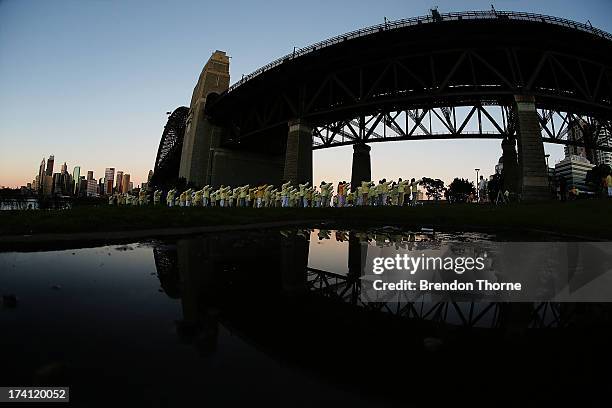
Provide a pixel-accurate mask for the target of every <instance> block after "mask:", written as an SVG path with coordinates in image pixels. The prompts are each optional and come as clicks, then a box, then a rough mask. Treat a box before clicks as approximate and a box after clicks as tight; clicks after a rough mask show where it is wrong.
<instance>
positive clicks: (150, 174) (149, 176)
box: [147, 170, 153, 186]
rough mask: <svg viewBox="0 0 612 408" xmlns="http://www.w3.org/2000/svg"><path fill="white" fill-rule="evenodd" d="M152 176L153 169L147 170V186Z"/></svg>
mask: <svg viewBox="0 0 612 408" xmlns="http://www.w3.org/2000/svg"><path fill="white" fill-rule="evenodd" d="M152 178H153V170H149V175H148V176H147V186H150V185H151V179H152Z"/></svg>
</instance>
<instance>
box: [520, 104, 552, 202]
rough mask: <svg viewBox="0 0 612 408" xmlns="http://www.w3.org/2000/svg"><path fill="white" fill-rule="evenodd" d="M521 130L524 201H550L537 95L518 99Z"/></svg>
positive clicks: (521, 185) (521, 177)
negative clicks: (537, 109) (537, 108)
mask: <svg viewBox="0 0 612 408" xmlns="http://www.w3.org/2000/svg"><path fill="white" fill-rule="evenodd" d="M514 101H515V108H516V114H517V115H516V117H517V125H518V126H517V131H518V138H517V141H518V143H517V144H518V166H519V190H520V193H521V200H523V201H537V200H547V199H549V198H550V191H549V187H548V174H547V173H548V169H547V168H546V159H545V157H544V143H543V142H542V135H541V130H540V122H539V119H538V113H537V111H536V107H535V99H534V97H533V96H524V95H516V96H515V97H514Z"/></svg>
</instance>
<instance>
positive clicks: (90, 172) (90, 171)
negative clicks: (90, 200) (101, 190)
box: [87, 170, 95, 181]
mask: <svg viewBox="0 0 612 408" xmlns="http://www.w3.org/2000/svg"><path fill="white" fill-rule="evenodd" d="M87 180H88V181H89V180H94V176H93V170H87ZM94 181H95V180H94Z"/></svg>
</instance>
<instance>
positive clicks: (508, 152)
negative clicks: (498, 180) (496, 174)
mask: <svg viewBox="0 0 612 408" xmlns="http://www.w3.org/2000/svg"><path fill="white" fill-rule="evenodd" d="M502 151H503V152H504V153H503V156H502V158H503V159H502V164H503V166H504V167H503V174H504V185H503V189H504V191H506V190H508V191H509V192H511V193H518V191H519V190H518V179H519V173H518V162H517V159H516V139H515V138H514V137H505V138H504V140H503V141H502Z"/></svg>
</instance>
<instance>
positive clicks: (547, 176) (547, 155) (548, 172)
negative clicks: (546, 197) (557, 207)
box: [544, 154, 550, 190]
mask: <svg viewBox="0 0 612 408" xmlns="http://www.w3.org/2000/svg"><path fill="white" fill-rule="evenodd" d="M544 157H545V158H546V180H548V189H549V190H550V170H549V169H550V167H548V158H549V157H550V154H545V155H544Z"/></svg>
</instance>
